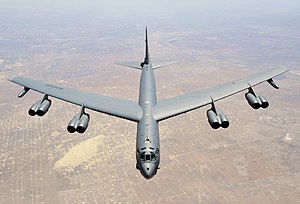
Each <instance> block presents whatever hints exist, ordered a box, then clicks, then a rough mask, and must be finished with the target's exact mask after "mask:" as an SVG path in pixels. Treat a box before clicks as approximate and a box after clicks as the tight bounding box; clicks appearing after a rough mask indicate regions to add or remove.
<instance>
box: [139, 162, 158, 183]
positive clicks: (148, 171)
mask: <svg viewBox="0 0 300 204" xmlns="http://www.w3.org/2000/svg"><path fill="white" fill-rule="evenodd" d="M141 170H142V171H143V172H142V174H143V176H144V177H145V178H146V179H151V178H152V177H153V176H154V175H155V171H156V167H155V165H154V164H152V163H144V164H142V169H141Z"/></svg>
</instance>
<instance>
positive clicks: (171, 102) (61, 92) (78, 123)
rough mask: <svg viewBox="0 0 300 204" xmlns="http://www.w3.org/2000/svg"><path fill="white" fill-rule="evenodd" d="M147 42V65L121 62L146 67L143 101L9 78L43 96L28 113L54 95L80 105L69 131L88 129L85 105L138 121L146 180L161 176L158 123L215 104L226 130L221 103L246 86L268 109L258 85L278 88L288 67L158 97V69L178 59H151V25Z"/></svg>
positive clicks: (214, 115)
mask: <svg viewBox="0 0 300 204" xmlns="http://www.w3.org/2000/svg"><path fill="white" fill-rule="evenodd" d="M145 42H146V54H145V58H144V61H143V62H142V63H140V62H118V63H117V64H120V65H124V66H128V67H131V68H135V69H139V70H141V71H142V73H141V79H140V90H139V101H138V103H137V102H134V101H129V100H125V99H120V98H114V97H109V96H103V95H97V94H93V93H87V92H83V91H79V90H74V89H69V88H65V87H61V86H57V85H51V84H48V83H44V82H41V81H35V80H32V79H28V78H25V77H21V76H17V77H13V78H10V79H9V81H11V82H14V83H16V84H19V85H21V86H23V87H24V89H23V90H22V91H21V92H20V93H19V95H18V97H19V98H21V97H23V96H24V95H25V94H26V93H27V92H28V91H29V90H30V89H32V90H34V91H37V92H40V93H42V94H43V98H42V99H41V100H38V101H37V102H36V103H34V104H33V105H32V106H31V107H30V109H29V111H28V113H29V115H31V116H34V115H38V116H43V115H45V113H46V112H47V111H48V109H49V107H50V105H51V100H50V99H49V97H54V98H57V99H60V100H63V101H67V102H69V103H72V104H75V105H78V106H81V111H80V113H78V114H76V115H75V116H74V117H73V119H72V120H71V121H70V122H69V125H68V127H67V130H68V132H69V133H74V132H78V133H84V132H85V130H86V129H87V127H88V123H89V120H90V116H89V114H88V113H86V112H85V109H91V110H94V111H97V112H101V113H105V114H108V115H112V116H116V117H119V118H123V119H126V120H130V121H133V122H136V123H137V139H136V168H137V169H139V170H140V172H141V174H142V175H143V176H144V177H145V178H146V179H150V178H152V177H153V176H154V175H155V174H156V172H157V169H159V162H160V144H159V131H158V123H159V122H160V121H163V120H166V119H168V118H172V117H174V116H177V115H180V114H183V113H186V112H188V111H192V110H195V109H198V108H201V107H203V106H207V105H210V106H211V107H210V108H209V110H208V111H207V118H208V122H209V124H210V126H211V127H212V128H213V129H218V128H219V127H222V128H227V127H228V126H229V121H228V118H227V116H226V115H225V114H224V112H222V111H221V110H220V109H217V108H216V105H215V102H216V101H219V100H222V99H224V98H226V97H228V96H231V95H233V94H236V93H239V92H241V91H244V90H247V92H246V94H245V98H246V100H247V101H248V103H249V105H250V106H251V107H252V108H254V109H258V108H267V107H268V106H269V103H268V101H267V100H266V98H264V97H263V96H261V95H259V94H257V93H256V92H254V90H253V86H256V85H258V84H260V83H262V82H264V81H267V82H268V83H269V84H270V85H271V86H273V87H274V88H276V89H278V88H279V86H278V85H277V84H276V83H275V82H274V81H273V78H274V77H276V76H278V75H280V74H283V73H284V72H286V71H288V70H286V69H282V68H277V69H272V70H268V71H264V72H262V73H259V74H256V75H253V76H250V77H247V78H243V79H240V80H235V81H232V82H228V83H224V84H221V85H218V86H215V87H211V88H206V89H203V90H200V91H196V92H193V93H189V94H185V95H180V96H176V97H173V98H168V99H165V100H162V101H157V98H156V85H155V78H154V72H153V71H154V70H155V69H158V68H160V67H163V66H166V65H169V64H172V63H174V62H158V63H155V62H152V61H151V58H150V55H149V49H148V37H147V27H146V40H145Z"/></svg>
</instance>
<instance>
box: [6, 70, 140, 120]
mask: <svg viewBox="0 0 300 204" xmlns="http://www.w3.org/2000/svg"><path fill="white" fill-rule="evenodd" d="M9 81H11V82H14V83H16V84H19V85H21V86H23V87H25V88H26V89H32V90H34V91H37V92H40V93H42V94H45V95H48V96H52V97H54V98H57V99H60V100H63V101H66V102H69V103H73V104H76V105H79V106H82V107H85V108H88V109H91V110H94V111H97V112H101V113H106V114H108V115H112V116H116V117H119V118H123V119H127V120H131V121H135V122H138V121H139V120H140V118H141V117H142V114H143V111H142V108H141V107H140V106H139V105H138V104H137V103H136V102H133V101H129V100H125V99H120V98H114V97H109V96H102V95H97V94H93V93H87V92H83V91H79V90H75V89H69V88H64V87H61V86H57V85H51V84H47V83H44V82H40V81H36V80H32V79H28V78H25V77H20V76H17V77H14V78H11V79H9Z"/></svg>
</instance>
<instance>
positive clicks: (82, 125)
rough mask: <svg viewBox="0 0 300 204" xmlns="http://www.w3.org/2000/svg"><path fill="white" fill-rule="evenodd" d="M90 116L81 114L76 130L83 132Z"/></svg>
mask: <svg viewBox="0 0 300 204" xmlns="http://www.w3.org/2000/svg"><path fill="white" fill-rule="evenodd" d="M89 121H90V116H89V115H88V114H86V113H85V114H83V115H82V116H81V118H80V120H79V121H78V124H77V128H76V131H77V132H78V133H84V132H85V131H86V129H87V127H88V126H89Z"/></svg>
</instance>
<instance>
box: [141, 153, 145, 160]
mask: <svg viewBox="0 0 300 204" xmlns="http://www.w3.org/2000/svg"><path fill="white" fill-rule="evenodd" d="M140 159H141V161H145V154H144V153H143V154H141V155H140Z"/></svg>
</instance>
